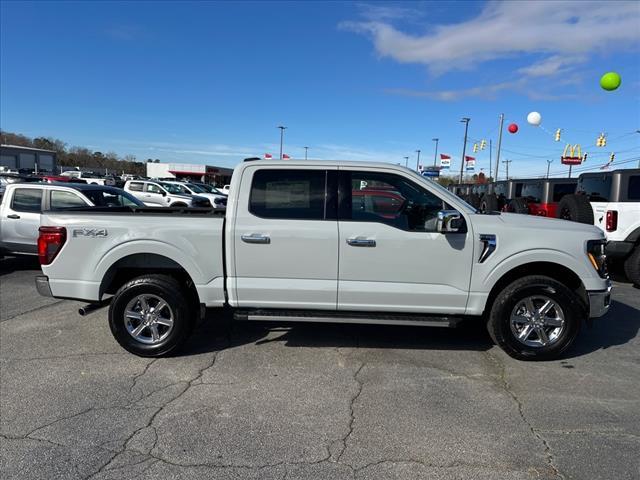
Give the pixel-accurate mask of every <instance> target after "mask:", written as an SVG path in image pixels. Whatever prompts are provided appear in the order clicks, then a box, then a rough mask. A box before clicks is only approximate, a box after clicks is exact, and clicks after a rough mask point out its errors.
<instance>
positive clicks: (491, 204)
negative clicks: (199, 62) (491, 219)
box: [480, 193, 499, 213]
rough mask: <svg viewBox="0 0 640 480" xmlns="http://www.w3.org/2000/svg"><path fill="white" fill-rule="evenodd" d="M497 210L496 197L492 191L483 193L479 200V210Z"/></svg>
mask: <svg viewBox="0 0 640 480" xmlns="http://www.w3.org/2000/svg"><path fill="white" fill-rule="evenodd" d="M498 210H499V205H498V197H496V195H495V194H493V193H489V194H486V195H483V197H482V200H481V201H480V211H481V212H482V213H487V212H497V211H498Z"/></svg>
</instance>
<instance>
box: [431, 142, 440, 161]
mask: <svg viewBox="0 0 640 480" xmlns="http://www.w3.org/2000/svg"><path fill="white" fill-rule="evenodd" d="M431 140H433V141H434V142H436V153H434V154H433V166H434V167H435V166H436V162H437V161H438V140H439V139H438V138H432V139H431Z"/></svg>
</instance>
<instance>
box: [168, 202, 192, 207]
mask: <svg viewBox="0 0 640 480" xmlns="http://www.w3.org/2000/svg"><path fill="white" fill-rule="evenodd" d="M169 206H170V207H172V208H187V206H188V205H187V204H186V203H182V202H176V203H172V204H171V205H169Z"/></svg>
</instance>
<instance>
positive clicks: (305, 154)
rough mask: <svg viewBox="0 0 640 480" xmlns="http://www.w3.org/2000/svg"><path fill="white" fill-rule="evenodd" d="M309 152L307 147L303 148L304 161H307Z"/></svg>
mask: <svg viewBox="0 0 640 480" xmlns="http://www.w3.org/2000/svg"><path fill="white" fill-rule="evenodd" d="M308 152H309V147H304V159H305V160H306V159H307V153H308Z"/></svg>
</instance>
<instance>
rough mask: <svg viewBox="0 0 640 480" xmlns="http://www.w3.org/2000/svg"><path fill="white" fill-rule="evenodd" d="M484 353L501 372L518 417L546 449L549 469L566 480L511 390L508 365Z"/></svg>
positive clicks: (521, 404)
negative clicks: (516, 408)
mask: <svg viewBox="0 0 640 480" xmlns="http://www.w3.org/2000/svg"><path fill="white" fill-rule="evenodd" d="M484 353H485V355H486V356H487V358H488V359H489V361H490V362H491V363H492V364H493V365H495V366H496V368H497V369H498V372H499V375H498V383H499V384H500V386H501V387H502V389H503V390H504V391H505V392H507V394H508V395H509V396H510V397H511V398H512V399H513V401H514V402H515V404H516V406H517V407H518V415H519V416H520V418H521V419H522V421H523V422H524V424H525V425H527V427H528V428H529V430H531V433H532V434H533V436H534V437H535V438H536V439H537V440H538V441H539V442H540V443H541V444H542V446H543V448H544V455H545V457H546V459H547V464H548V465H549V468H551V470H552V471H553V474H554V475H555V476H556V477H557V478H560V479H561V480H565V478H566V477H565V476H564V474H563V473H562V472H561V471H560V470H559V468H558V466H557V465H556V464H555V457H554V456H553V451H552V450H551V446H550V445H549V442H548V441H547V439H546V438H545V437H544V436H543V435H542V433H541V431H539V430H537V429H536V428H535V427H534V426H533V424H532V423H531V421H530V420H529V419H528V418H527V416H526V415H525V413H524V405H523V403H522V401H521V400H520V398H519V397H518V395H517V394H516V393H515V392H514V391H513V389H512V388H511V384H510V383H509V380H508V379H507V368H506V365H505V364H504V362H501V361H500V360H499V359H498V358H496V357H495V356H493V355H491V353H489V352H484Z"/></svg>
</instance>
